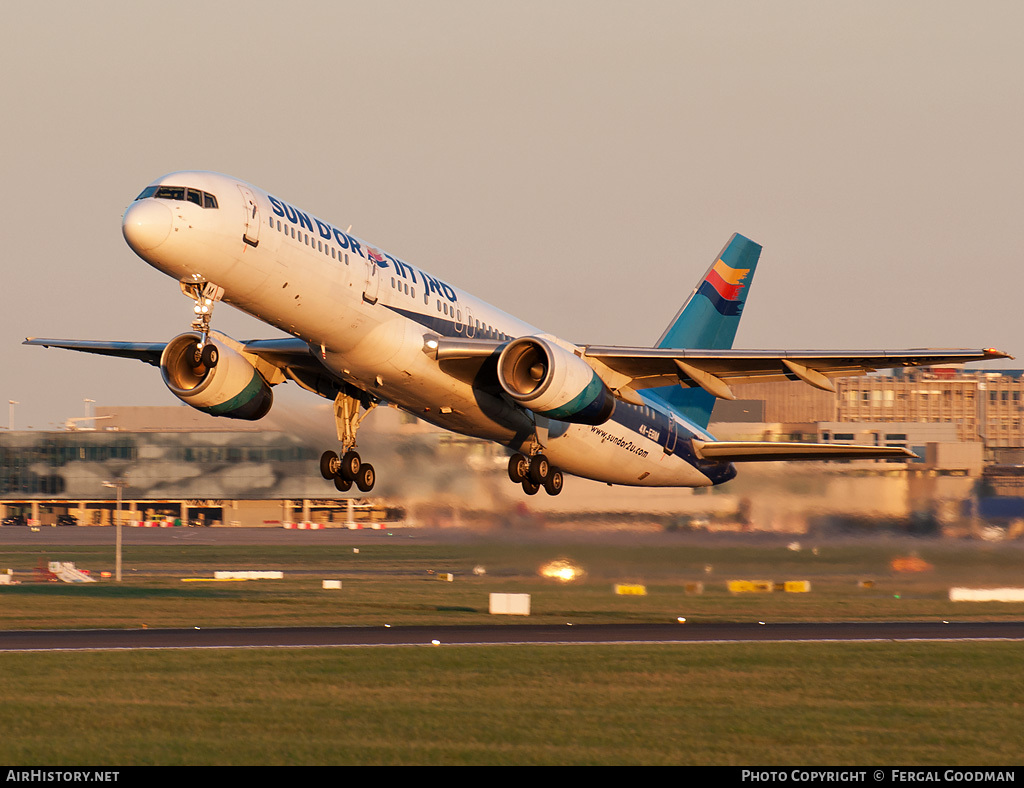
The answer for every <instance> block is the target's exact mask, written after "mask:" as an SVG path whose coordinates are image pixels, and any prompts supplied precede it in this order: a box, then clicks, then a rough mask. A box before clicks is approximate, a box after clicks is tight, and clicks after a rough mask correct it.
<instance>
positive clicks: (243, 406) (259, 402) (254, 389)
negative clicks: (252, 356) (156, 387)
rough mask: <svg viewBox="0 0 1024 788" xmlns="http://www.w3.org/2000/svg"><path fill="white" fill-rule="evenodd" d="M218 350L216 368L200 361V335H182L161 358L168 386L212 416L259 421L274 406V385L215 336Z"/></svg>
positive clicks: (176, 338)
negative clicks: (271, 386)
mask: <svg viewBox="0 0 1024 788" xmlns="http://www.w3.org/2000/svg"><path fill="white" fill-rule="evenodd" d="M208 342H209V344H212V345H213V346H214V347H215V348H216V349H217V360H216V364H215V365H214V366H210V367H207V366H205V365H204V364H203V363H202V362H197V361H196V354H195V351H196V347H197V346H198V345H199V335H198V334H181V335H180V336H176V337H175V338H174V339H172V340H171V341H170V342H168V343H167V347H165V348H164V352H163V355H162V356H160V373H161V374H162V375H163V378H164V383H165V384H166V385H167V388H169V389H170V390H171V393H172V394H174V396H176V397H177V398H178V399H180V400H181V401H182V402H184V403H185V404H186V405H191V406H192V407H193V408H195V409H196V410H201V411H203V412H204V413H209V414H210V415H211V416H225V417H227V418H229V419H247V420H249V421H256V420H257V419H262V418H263V417H264V416H266V415H267V411H269V410H270V406H271V405H272V404H273V403H274V394H273V392H272V391H271V390H270V386H269V385H267V382H266V381H265V380H264V379H263V376H262V375H260V373H259V372H257V370H256V368H255V367H254V366H253V365H252V364H250V363H249V361H248V360H247V359H246V358H245V356H243V355H242V354H241V353H239V352H238V351H237V350H235V349H233V348H231V347H229V346H228V345H226V344H225V343H224V342H222V341H220V340H218V339H216V338H214V337H213V336H211V337H210V338H209V340H208Z"/></svg>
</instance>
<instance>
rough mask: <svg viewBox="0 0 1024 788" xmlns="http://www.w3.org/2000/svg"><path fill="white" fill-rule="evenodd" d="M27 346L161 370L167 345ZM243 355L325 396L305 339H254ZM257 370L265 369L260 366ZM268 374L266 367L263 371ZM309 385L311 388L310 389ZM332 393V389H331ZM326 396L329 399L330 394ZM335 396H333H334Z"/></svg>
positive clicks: (64, 342)
mask: <svg viewBox="0 0 1024 788" xmlns="http://www.w3.org/2000/svg"><path fill="white" fill-rule="evenodd" d="M23 344H26V345H37V346H41V347H57V348H63V349H64V350H78V351H80V352H83V353H95V354H97V355H100V356H114V357H117V358H133V359H136V360H138V361H143V362H145V363H147V364H152V365H153V366H154V367H158V366H160V356H161V355H162V354H163V352H164V347H166V345H167V343H166V342H103V341H95V340H88V339H40V338H38V337H29V338H28V339H26V340H25V342H24V343H23ZM235 344H237V345H238V346H239V350H241V352H243V353H245V354H247V355H250V356H254V357H255V358H256V359H259V360H260V361H262V362H265V363H266V364H267V365H269V366H270V367H275V368H276V369H277V370H280V372H281V374H282V375H283V376H285V377H288V378H291V379H292V380H295V381H296V382H297V383H299V385H301V386H304V387H305V388H311V386H312V389H311V390H314V391H317V393H321V392H320V391H319V390H318V389H319V388H321V386H319V385H317V383H316V379H317V378H318V377H320V376H325V375H326V370H325V369H324V367H323V366H321V364H320V363H319V362H318V361H317V359H316V358H315V357H314V356H313V354H312V352H311V351H310V349H309V345H307V344H306V343H305V342H303V341H302V340H301V339H293V338H291V337H288V338H284V339H254V340H249V341H247V342H238V343H235ZM256 366H257V368H259V367H261V366H263V365H261V364H259V363H257V365H256ZM261 372H264V373H266V372H267V369H266V367H263V368H262V369H261ZM264 377H266V378H268V382H274V383H277V382H280V379H279V380H270V378H271V377H272V376H271V375H268V374H264ZM307 384H308V385H307ZM327 388H328V389H329V386H328V387H327ZM323 396H327V394H326V393H324V394H323ZM331 396H333V394H332V395H331Z"/></svg>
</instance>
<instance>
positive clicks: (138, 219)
mask: <svg viewBox="0 0 1024 788" xmlns="http://www.w3.org/2000/svg"><path fill="white" fill-rule="evenodd" d="M172 221H173V216H172V215H171V209H170V208H168V207H167V206H166V205H164V204H163V203H161V202H159V201H158V200H138V201H137V202H133V203H132V204H131V205H130V206H129V207H128V210H127V211H125V212H124V218H123V219H122V220H121V232H123V233H124V239H125V240H126V241H127V242H128V245H129V246H130V247H131V248H132V249H134V250H135V251H136V252H139V253H141V252H145V251H149V250H151V249H156V247H158V246H159V245H160V244H162V243H163V242H164V241H166V240H167V236H169V235H170V234H171V223H172Z"/></svg>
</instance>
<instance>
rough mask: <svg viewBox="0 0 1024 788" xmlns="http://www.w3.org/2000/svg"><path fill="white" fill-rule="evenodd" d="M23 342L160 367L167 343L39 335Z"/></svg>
mask: <svg viewBox="0 0 1024 788" xmlns="http://www.w3.org/2000/svg"><path fill="white" fill-rule="evenodd" d="M22 344H25V345H40V346H41V347H59V348H64V349H65V350H80V351H82V352H83V353H95V354H97V355H100V356H116V357H118V358H134V359H137V360H138V361H144V362H146V363H147V364H152V365H153V366H154V367H158V366H160V355H161V354H162V353H163V352H164V346H165V345H166V344H167V343H166V342H97V341H94V340H90V339H39V338H38V337H29V338H28V339H26V340H25V341H24V342H23V343H22Z"/></svg>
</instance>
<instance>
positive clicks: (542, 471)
mask: <svg viewBox="0 0 1024 788" xmlns="http://www.w3.org/2000/svg"><path fill="white" fill-rule="evenodd" d="M550 475H551V464H550V463H549V462H548V458H547V457H545V456H544V455H543V454H538V455H537V456H535V457H534V458H533V459H532V460H530V481H531V482H533V483H534V484H536V485H537V486H538V487H539V486H540V485H542V484H544V482H545V481H546V480H547V478H548V476H550Z"/></svg>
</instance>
